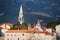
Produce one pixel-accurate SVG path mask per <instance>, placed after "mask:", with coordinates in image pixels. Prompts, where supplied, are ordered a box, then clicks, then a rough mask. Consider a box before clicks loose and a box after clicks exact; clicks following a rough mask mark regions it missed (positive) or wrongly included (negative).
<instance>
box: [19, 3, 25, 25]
mask: <svg viewBox="0 0 60 40" xmlns="http://www.w3.org/2000/svg"><path fill="white" fill-rule="evenodd" d="M18 21H19V23H20V24H22V23H24V18H23V8H22V4H21V6H20V11H19V17H18Z"/></svg>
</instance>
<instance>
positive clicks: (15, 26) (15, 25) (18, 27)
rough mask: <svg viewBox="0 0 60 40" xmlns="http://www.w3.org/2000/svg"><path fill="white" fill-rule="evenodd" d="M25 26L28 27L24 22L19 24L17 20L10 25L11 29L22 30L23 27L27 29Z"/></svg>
mask: <svg viewBox="0 0 60 40" xmlns="http://www.w3.org/2000/svg"><path fill="white" fill-rule="evenodd" d="M27 28H28V26H27V24H26V23H23V24H20V23H19V22H18V23H16V24H14V25H13V27H11V29H13V30H18V29H19V30H21V29H22V30H23V29H27Z"/></svg>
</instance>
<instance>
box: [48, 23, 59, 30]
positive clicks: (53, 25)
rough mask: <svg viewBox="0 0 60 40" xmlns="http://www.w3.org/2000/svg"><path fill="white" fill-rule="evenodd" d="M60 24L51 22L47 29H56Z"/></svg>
mask: <svg viewBox="0 0 60 40" xmlns="http://www.w3.org/2000/svg"><path fill="white" fill-rule="evenodd" d="M58 24H60V22H50V23H48V24H47V28H48V27H50V28H53V29H55V27H56V25H58Z"/></svg>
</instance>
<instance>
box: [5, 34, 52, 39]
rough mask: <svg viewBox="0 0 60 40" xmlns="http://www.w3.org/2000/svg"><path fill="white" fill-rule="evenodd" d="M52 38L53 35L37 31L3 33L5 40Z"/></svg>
mask: <svg viewBox="0 0 60 40" xmlns="http://www.w3.org/2000/svg"><path fill="white" fill-rule="evenodd" d="M8 39H9V40H52V39H53V36H50V35H47V36H46V35H45V34H37V33H34V34H32V33H5V40H8Z"/></svg>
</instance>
